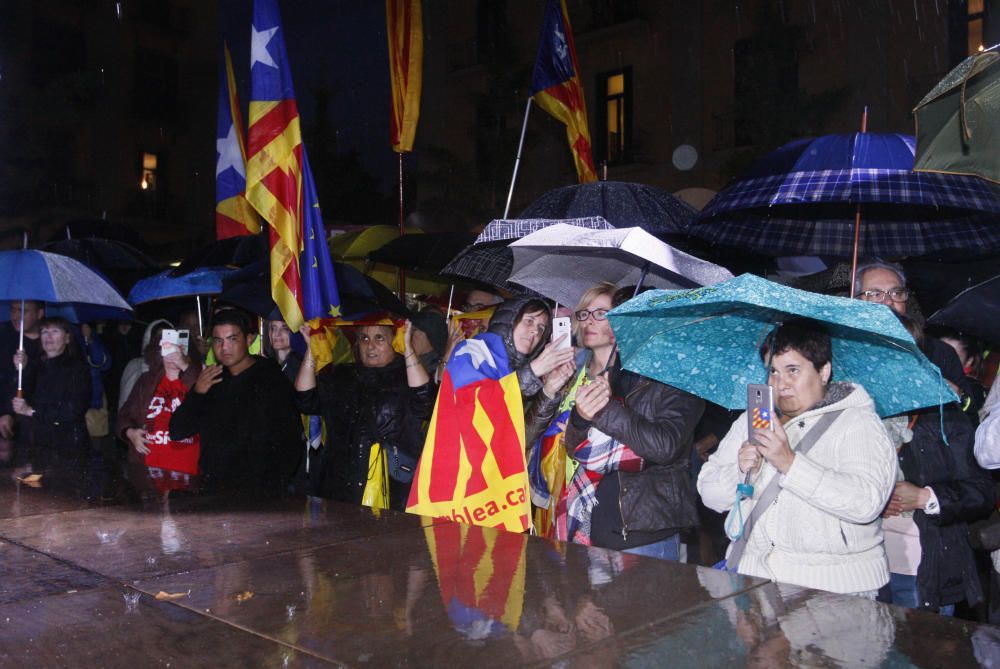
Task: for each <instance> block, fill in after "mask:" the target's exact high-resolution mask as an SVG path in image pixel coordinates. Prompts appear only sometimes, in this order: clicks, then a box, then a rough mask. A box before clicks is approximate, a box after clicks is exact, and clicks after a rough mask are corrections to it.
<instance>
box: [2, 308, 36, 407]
mask: <svg viewBox="0 0 1000 669" xmlns="http://www.w3.org/2000/svg"><path fill="white" fill-rule="evenodd" d="M19 339H20V334H19V333H18V331H17V328H15V327H14V325H13V324H12V323H0V392H2V393H3V398H2V399H0V416H3V415H11V414H12V413H13V409H11V406H10V400H11V399H12V398H13V397H14V393H16V392H17V367H15V366H14V361H13V358H14V354H15V353H17V346H18V341H19ZM24 352H25V353H27V354H28V364H29V365H30V364H31V363H32V362H35V361H38V360H40V359H41V357H42V340H41V338H39V337H35V338H34V339H31V338H30V337H25V338H24ZM22 385H23V379H22Z"/></svg>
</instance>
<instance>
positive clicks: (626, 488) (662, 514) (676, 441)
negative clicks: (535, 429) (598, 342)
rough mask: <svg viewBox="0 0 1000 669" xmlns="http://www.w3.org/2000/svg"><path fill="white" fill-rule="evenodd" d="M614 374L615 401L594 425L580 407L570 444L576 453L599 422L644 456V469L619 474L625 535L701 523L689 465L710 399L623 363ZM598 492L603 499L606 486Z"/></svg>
mask: <svg viewBox="0 0 1000 669" xmlns="http://www.w3.org/2000/svg"><path fill="white" fill-rule="evenodd" d="M608 374H609V379H608V380H609V381H610V383H611V392H612V395H613V399H612V400H611V401H610V402H609V403H608V405H607V406H606V407H604V408H603V409H601V410H600V411H599V412H598V413H597V415H595V416H594V420H593V423H590V422H588V421H585V420H584V419H583V418H581V417H580V415H579V414H578V413H577V412H576V410H574V411H573V412H572V414H571V417H570V422H569V425H568V426H567V428H566V440H565V443H566V448H567V449H569V450H570V452H572V451H571V449H573V448H575V446H576V445H577V444H579V443H580V442H582V441H583V440H584V439H586V438H587V430H588V429H589V428H590V426H591V425H593V426H594V427H596V428H597V429H599V430H601V431H602V432H604V433H605V434H607V435H609V436H611V437H614V438H615V439H617V440H618V441H620V442H622V443H624V444H626V445H628V446H629V447H630V448H631V449H632V450H633V451H635V453H636V454H637V455H639V456H641V457H642V458H643V460H644V467H643V469H642V471H640V472H636V473H628V472H618V473H617V483H618V484H619V487H620V491H619V494H618V500H617V501H618V510H619V517H620V519H621V522H622V525H621V527H619V528H617V529H618V530H621V531H622V534H624V535H627V534H628V532H630V531H632V530H635V531H639V532H660V533H663V532H664V531H668V530H680V529H682V528H686V527H693V526H695V525H697V524H698V510H697V505H696V503H695V500H696V497H695V492H694V488H693V487H692V485H691V474H690V472H689V471H688V467H689V466H690V462H691V447H692V444H693V435H694V429H695V426H697V424H698V421H699V420H700V419H701V414H702V413H703V412H704V410H705V403H704V401H702V400H701V399H699V398H697V397H695V396H694V395H691V394H689V393H686V392H684V391H682V390H678V389H677V388H674V387H672V386H668V385H665V384H663V383H660V382H658V381H653V380H652V379H648V378H646V377H643V376H639V375H637V374H633V373H632V372H628V371H625V370H623V369H622V368H621V365H620V363H616V364H615V365H614V366H613V367H612V368H611V370H610V371H609V372H608ZM601 485H604V482H603V481H602V483H601ZM597 494H598V501H599V502H600V501H601V490H600V486H599V487H598V492H597ZM594 533H595V534H596V533H597V528H594ZM592 538H593V537H592ZM626 542H627V539H626ZM637 545H639V544H637Z"/></svg>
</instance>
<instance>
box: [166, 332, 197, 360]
mask: <svg viewBox="0 0 1000 669" xmlns="http://www.w3.org/2000/svg"><path fill="white" fill-rule="evenodd" d="M190 341H191V331H190V330H164V331H163V332H161V333H160V355H163V356H167V355H170V354H171V353H173V352H174V351H179V352H180V354H181V355H187V353H188V344H189V343H190Z"/></svg>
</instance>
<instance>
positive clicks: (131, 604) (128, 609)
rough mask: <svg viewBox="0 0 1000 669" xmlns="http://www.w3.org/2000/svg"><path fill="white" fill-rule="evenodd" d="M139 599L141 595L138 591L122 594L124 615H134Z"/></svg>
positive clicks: (128, 591)
mask: <svg viewBox="0 0 1000 669" xmlns="http://www.w3.org/2000/svg"><path fill="white" fill-rule="evenodd" d="M141 597H142V593H141V592H139V591H138V590H126V591H125V592H123V593H122V598H124V600H125V613H134V612H135V609H136V606H137V605H138V604H139V599H140V598H141Z"/></svg>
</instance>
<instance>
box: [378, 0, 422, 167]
mask: <svg viewBox="0 0 1000 669" xmlns="http://www.w3.org/2000/svg"><path fill="white" fill-rule="evenodd" d="M385 27H386V36H387V37H388V40H389V79H390V87H391V89H392V110H391V112H390V114H389V139H390V142H391V143H392V150H393V151H395V152H397V153H407V152H409V151H412V150H413V138H414V137H415V136H416V134H417V121H418V120H419V119H420V87H421V80H422V78H423V62H424V24H423V17H422V14H421V9H420V0H385Z"/></svg>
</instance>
